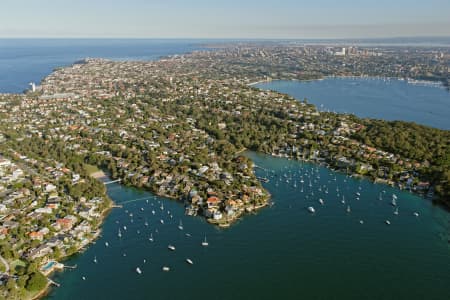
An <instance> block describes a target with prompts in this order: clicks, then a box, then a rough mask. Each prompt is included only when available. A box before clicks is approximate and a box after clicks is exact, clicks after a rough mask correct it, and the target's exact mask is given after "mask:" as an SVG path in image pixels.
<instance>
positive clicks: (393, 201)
mask: <svg viewBox="0 0 450 300" xmlns="http://www.w3.org/2000/svg"><path fill="white" fill-rule="evenodd" d="M395 199H396V198H394V197H392V201H391V205H392V206H397V201H396V200H395Z"/></svg>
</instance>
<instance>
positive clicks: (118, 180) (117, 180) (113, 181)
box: [103, 178, 122, 185]
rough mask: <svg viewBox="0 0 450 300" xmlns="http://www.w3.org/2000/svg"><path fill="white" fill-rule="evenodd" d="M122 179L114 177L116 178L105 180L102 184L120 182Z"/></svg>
mask: <svg viewBox="0 0 450 300" xmlns="http://www.w3.org/2000/svg"><path fill="white" fill-rule="evenodd" d="M121 181H122V179H120V178H119V179H116V180H111V181H107V182H103V184H104V185H108V184H111V183H116V182H121Z"/></svg>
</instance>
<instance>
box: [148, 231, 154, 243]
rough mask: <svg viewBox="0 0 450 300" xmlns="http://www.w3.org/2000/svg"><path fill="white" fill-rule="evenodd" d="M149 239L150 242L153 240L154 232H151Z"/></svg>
mask: <svg viewBox="0 0 450 300" xmlns="http://www.w3.org/2000/svg"><path fill="white" fill-rule="evenodd" d="M148 240H149V241H150V242H153V234H152V233H150V237H149V238H148Z"/></svg>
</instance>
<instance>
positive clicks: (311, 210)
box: [308, 206, 316, 214]
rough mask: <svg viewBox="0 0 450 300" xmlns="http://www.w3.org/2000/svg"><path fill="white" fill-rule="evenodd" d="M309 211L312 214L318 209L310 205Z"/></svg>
mask: <svg viewBox="0 0 450 300" xmlns="http://www.w3.org/2000/svg"><path fill="white" fill-rule="evenodd" d="M308 211H309V212H310V213H312V214H313V213H315V212H316V210H315V209H314V207H312V206H308Z"/></svg>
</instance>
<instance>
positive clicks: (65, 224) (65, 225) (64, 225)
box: [56, 217, 73, 230]
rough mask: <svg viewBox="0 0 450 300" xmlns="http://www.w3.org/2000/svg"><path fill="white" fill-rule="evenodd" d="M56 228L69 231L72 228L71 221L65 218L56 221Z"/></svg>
mask: <svg viewBox="0 0 450 300" xmlns="http://www.w3.org/2000/svg"><path fill="white" fill-rule="evenodd" d="M56 225H57V227H59V228H61V229H62V230H70V229H72V227H73V220H71V219H68V218H67V217H66V218H63V219H58V220H56Z"/></svg>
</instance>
